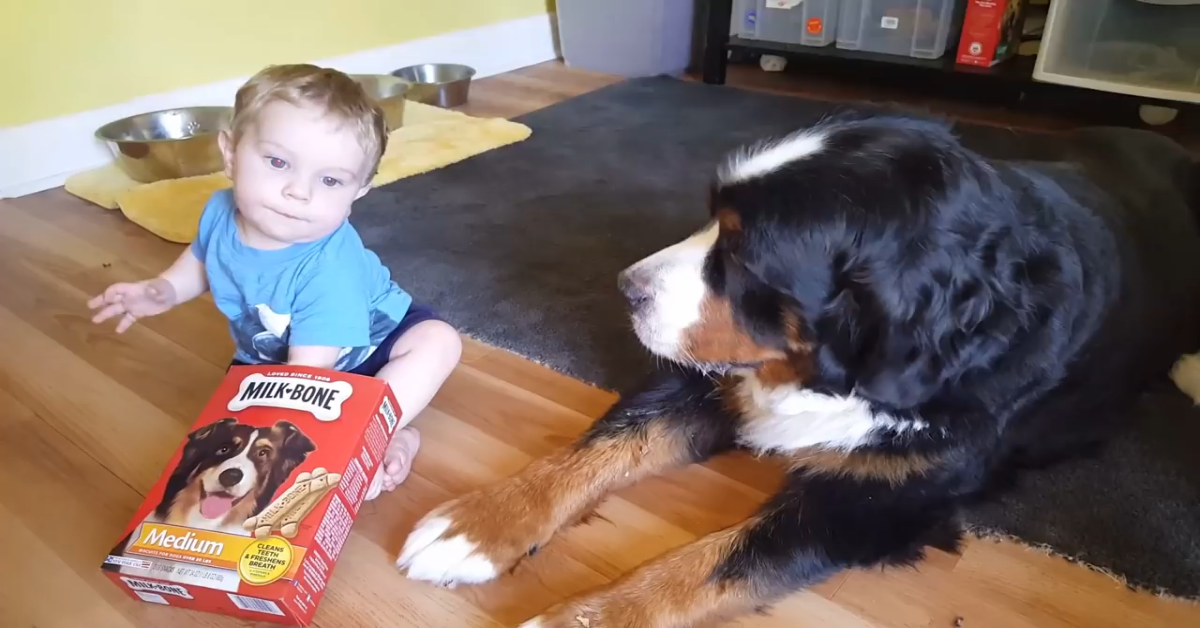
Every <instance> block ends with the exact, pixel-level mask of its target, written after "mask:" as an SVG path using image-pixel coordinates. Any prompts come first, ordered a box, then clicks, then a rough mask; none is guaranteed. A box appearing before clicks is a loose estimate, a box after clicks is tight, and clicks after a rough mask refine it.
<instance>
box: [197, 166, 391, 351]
mask: <svg viewBox="0 0 1200 628" xmlns="http://www.w3.org/2000/svg"><path fill="white" fill-rule="evenodd" d="M236 211H237V210H236V209H235V207H234V200H233V191H232V190H229V189H226V190H221V191H219V192H217V193H215V194H213V195H212V198H210V199H209V200H208V203H207V204H206V205H205V206H204V213H203V214H202V215H201V216H200V230H199V233H198V234H197V235H196V239H195V240H194V241H193V242H192V252H193V253H194V254H195V255H196V257H197V259H199V260H200V261H201V262H204V267H205V270H206V272H207V274H208V286H209V290H210V291H211V292H212V295H213V300H214V301H215V302H216V304H217V308H218V309H220V310H221V312H222V313H223V314H225V316H226V317H227V318H228V319H229V330H230V333H232V334H233V341H234V344H235V345H236V347H237V353H236V354H235V356H234V357H235V359H237V360H240V361H242V362H247V363H250V364H270V363H285V362H287V358H288V346H289V345H320V346H333V347H342V352H341V354H340V356H339V357H338V361H337V364H336V365H335V366H334V368H335V369H337V370H340V371H348V370H351V369H353V368H355V367H357V366H358V365H359V364H362V363H363V361H364V360H366V359H367V357H368V356H370V355H371V353H372V352H373V351H375V349H376V348H377V347H378V346H379V344H380V343H381V342H383V340H384V339H385V338H387V336H388V334H389V333H391V332H392V330H394V329H395V328H396V326H397V325H398V324H399V322H400V320H401V319H403V318H404V314H405V313H406V312H408V308H409V306H410V305H411V304H412V297H411V296H409V294H408V293H407V292H405V291H404V290H402V289H400V287H399V286H397V285H396V283H395V282H393V281H392V279H391V275H390V273H388V270H387V268H385V267H384V266H383V264H381V263H380V261H379V257H378V256H376V255H375V254H374V253H372V252H371V251H369V250H367V248H366V247H365V246H363V243H362V240H361V239H360V238H359V237H358V232H357V231H355V230H354V227H352V226H350V223H349V221H347V222H345V223H343V224H342V226H341V227H338V229H337V230H336V231H334V232H333V233H331V234H329V235H328V236H325V237H324V238H322V239H320V240H317V241H315V242H304V243H300V244H293V245H291V246H288V247H285V248H282V249H277V250H270V251H268V250H263V249H255V248H251V247H248V246H246V245H245V244H243V243H242V240H241V237H240V236H238V230H237V223H236V221H235V220H234V216H235V212H236Z"/></svg>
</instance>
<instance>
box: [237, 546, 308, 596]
mask: <svg viewBox="0 0 1200 628" xmlns="http://www.w3.org/2000/svg"><path fill="white" fill-rule="evenodd" d="M293 554H295V552H294V551H293V550H292V544H291V543H289V542H288V540H287V539H285V538H282V537H278V536H269V537H267V538H265V539H262V540H261V541H259V540H255V541H253V542H252V543H250V545H248V546H246V550H245V551H244V552H242V557H241V559H240V560H239V561H238V575H239V576H241V578H242V580H243V581H244V582H245V583H246V584H254V585H264V584H271V583H272V582H275V581H276V580H278V579H280V578H282V577H283V575H284V574H286V573H287V572H288V571H289V570H290V569H291V567H292V559H293Z"/></svg>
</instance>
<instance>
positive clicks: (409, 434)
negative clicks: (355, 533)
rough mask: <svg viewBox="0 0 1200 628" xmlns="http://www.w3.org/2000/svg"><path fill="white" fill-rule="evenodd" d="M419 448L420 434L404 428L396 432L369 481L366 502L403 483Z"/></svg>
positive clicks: (414, 430)
mask: <svg viewBox="0 0 1200 628" xmlns="http://www.w3.org/2000/svg"><path fill="white" fill-rule="evenodd" d="M420 446H421V434H420V432H418V431H417V430H416V429H414V428H411V427H405V428H402V429H401V430H400V431H398V432H396V434H395V436H393V437H392V442H391V443H389V444H388V448H387V451H386V452H384V454H383V464H382V465H380V467H379V471H377V472H376V473H375V478H374V479H373V480H371V488H369V489H367V497H366V501H371V500H372V499H375V498H376V497H379V494H380V493H382V492H383V491H389V492H390V491H393V490H395V489H396V487H397V486H400V485H401V484H402V483H403V482H404V480H405V478H407V477H408V472H409V471H412V463H413V458H415V457H416V455H417V449H418V448H419V447H420Z"/></svg>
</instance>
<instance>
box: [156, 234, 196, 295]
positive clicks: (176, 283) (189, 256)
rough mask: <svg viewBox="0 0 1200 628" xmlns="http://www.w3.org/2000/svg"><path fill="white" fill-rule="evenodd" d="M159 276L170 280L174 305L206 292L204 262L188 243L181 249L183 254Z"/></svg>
mask: <svg viewBox="0 0 1200 628" xmlns="http://www.w3.org/2000/svg"><path fill="white" fill-rule="evenodd" d="M159 277H160V278H162V279H165V280H167V281H168V282H170V284H171V287H172V288H174V289H175V305H180V304H182V303H187V302H188V301H191V300H192V299H195V298H196V297H198V296H200V295H202V294H204V293H205V292H208V275H207V274H206V273H205V272H204V262H202V261H200V258H198V257H196V254H195V252H194V250H193V249H192V245H190V244H189V245H188V247H187V248H186V249H184V250H183V255H180V256H179V259H177V260H175V263H174V264H171V267H170V268H168V269H167V270H165V271H163V273H162V274H161V275H159Z"/></svg>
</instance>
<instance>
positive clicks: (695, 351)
mask: <svg viewBox="0 0 1200 628" xmlns="http://www.w3.org/2000/svg"><path fill="white" fill-rule="evenodd" d="M682 345H683V350H684V351H686V352H687V355H689V356H691V358H692V359H694V360H696V361H697V362H703V363H712V364H729V363H749V362H763V361H765V360H776V359H780V358H783V357H784V355H783V352H782V351H780V350H778V349H774V348H771V347H764V346H762V345H760V344H758V342H756V341H755V340H754V339H753V338H751V337H750V335H749V334H747V333H746V332H745V331H744V330H743V329H742V327H741V325H739V324H738V323H737V321H736V320H735V319H734V316H733V307H732V305H731V304H730V303H729V300H728V299H725V298H723V297H718V296H714V295H711V294H710V295H708V296H705V297H704V301H703V302H702V303H701V304H700V320H699V322H697V323H696V324H694V325H692V326H691V327H689V328H687V330H685V331H684V332H683V342H682Z"/></svg>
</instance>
